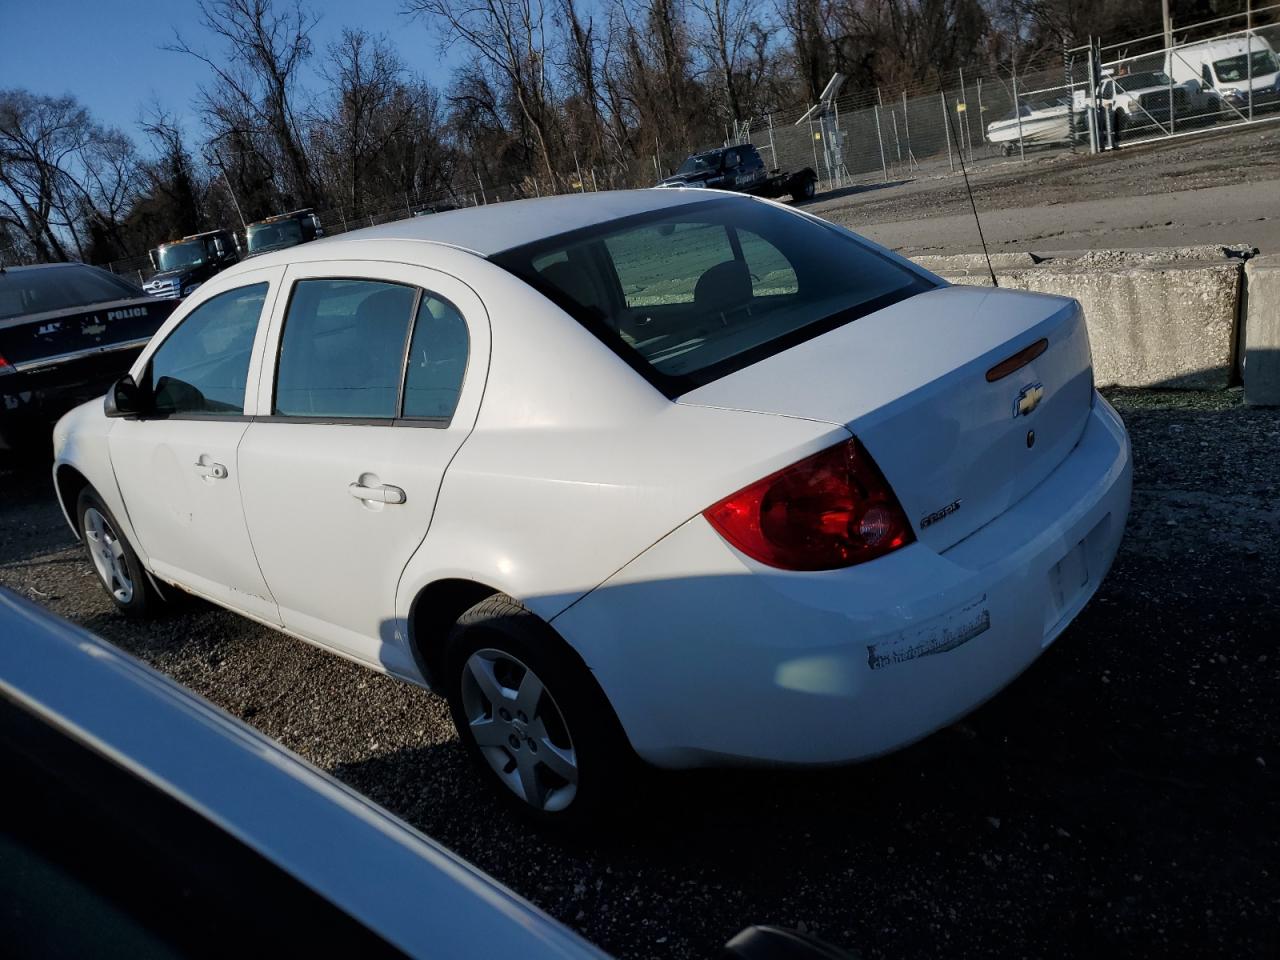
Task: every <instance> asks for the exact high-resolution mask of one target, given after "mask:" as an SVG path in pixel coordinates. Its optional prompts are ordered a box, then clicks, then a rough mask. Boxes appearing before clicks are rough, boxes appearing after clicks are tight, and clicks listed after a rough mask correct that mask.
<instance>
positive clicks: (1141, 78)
mask: <svg viewBox="0 0 1280 960" xmlns="http://www.w3.org/2000/svg"><path fill="white" fill-rule="evenodd" d="M1115 81H1116V86H1117V87H1119V88H1120V89H1121V90H1146V89H1147V88H1148V87H1167V86H1169V85H1170V84H1172V83H1173V81H1172V80H1170V79H1169V75H1168V74H1167V73H1165V72H1164V71H1163V70H1151V71H1149V72H1147V73H1130V74H1126V75H1125V76H1122V77H1116V78H1115Z"/></svg>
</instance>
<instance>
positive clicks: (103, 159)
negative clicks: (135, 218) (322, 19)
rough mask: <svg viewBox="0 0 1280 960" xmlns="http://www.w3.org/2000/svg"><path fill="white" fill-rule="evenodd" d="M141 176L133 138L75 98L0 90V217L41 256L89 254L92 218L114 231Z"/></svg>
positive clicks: (104, 229)
mask: <svg viewBox="0 0 1280 960" xmlns="http://www.w3.org/2000/svg"><path fill="white" fill-rule="evenodd" d="M138 183H139V181H138V164H137V158H136V156H135V153H134V149H133V144H132V143H131V142H130V141H129V140H128V138H127V137H125V136H124V134H122V133H120V132H119V131H118V130H111V129H107V128H104V127H102V126H101V125H100V124H97V123H95V122H94V121H93V119H92V118H91V117H90V116H89V113H88V111H86V110H85V109H84V107H82V106H81V105H80V104H79V103H78V102H77V101H76V100H75V99H74V98H72V97H41V96H36V95H35V94H32V93H30V92H28V91H26V90H5V91H0V222H3V223H4V224H5V225H6V229H7V232H10V233H13V234H17V235H19V236H21V237H23V238H24V240H25V242H26V244H28V245H29V246H30V248H31V251H32V253H33V254H34V255H35V256H36V258H37V259H40V260H66V259H69V258H70V256H71V253H72V250H73V249H74V252H75V253H76V255H77V256H80V257H84V256H85V253H86V246H85V233H86V227H87V225H88V223H89V222H90V221H91V220H92V221H93V222H94V223H95V224H96V229H97V230H98V231H99V232H100V233H102V234H106V235H114V234H116V233H117V232H118V231H117V228H118V224H119V222H120V220H121V218H122V217H123V216H124V214H125V212H126V211H127V210H128V208H129V207H130V206H131V205H132V203H133V202H134V200H135V199H136V196H137V188H138Z"/></svg>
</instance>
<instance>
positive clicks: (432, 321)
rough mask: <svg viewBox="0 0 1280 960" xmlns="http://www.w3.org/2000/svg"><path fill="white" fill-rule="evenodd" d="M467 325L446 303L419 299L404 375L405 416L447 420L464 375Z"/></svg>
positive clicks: (433, 298) (429, 296) (426, 295)
mask: <svg viewBox="0 0 1280 960" xmlns="http://www.w3.org/2000/svg"><path fill="white" fill-rule="evenodd" d="M468 349H469V342H468V335H467V323H466V321H465V320H463V319H462V314H460V313H459V312H458V308H457V307H455V306H454V305H453V304H452V303H450V302H449V301H448V300H444V299H442V298H440V297H436V296H434V295H432V294H430V293H424V294H423V295H422V303H421V304H420V305H419V307H418V316H417V319H416V321H415V323H414V327H413V342H412V343H411V344H410V345H409V362H408V366H407V369H406V371H405V383H404V416H406V417H423V418H427V419H431V420H448V419H449V418H450V417H452V416H453V410H454V408H455V407H456V406H457V405H458V394H459V392H460V391H461V390H462V378H463V375H464V374H465V373H466V372H467V352H468Z"/></svg>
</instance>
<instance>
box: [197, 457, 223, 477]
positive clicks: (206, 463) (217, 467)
mask: <svg viewBox="0 0 1280 960" xmlns="http://www.w3.org/2000/svg"><path fill="white" fill-rule="evenodd" d="M195 467H196V473H197V474H198V475H199V476H202V477H209V478H211V479H213V480H225V479H227V468H226V467H224V466H223V465H222V464H220V463H214V462H213V460H212V458H211V457H209V456H208V454H205V455H202V456H201V457H200V459H199V460H197V461H196V463H195Z"/></svg>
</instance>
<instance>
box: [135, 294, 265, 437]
mask: <svg viewBox="0 0 1280 960" xmlns="http://www.w3.org/2000/svg"><path fill="white" fill-rule="evenodd" d="M266 298H267V284H265V283H255V284H252V285H250V286H247V287H240V288H238V289H236V290H228V291H227V292H226V293H220V294H218V295H217V296H216V297H212V298H211V299H209V300H206V301H205V302H204V303H202V304H200V306H198V307H196V308H195V309H194V310H192V311H191V313H189V314H188V315H187V316H186V317H185V318H184V319H183V321H182V322H181V323H180V324H178V325H177V326H176V327H174V328H173V331H172V332H171V333H170V334H169V336H168V337H166V338H165V341H164V343H162V344H160V346H159V347H158V348H157V349H156V352H155V353H154V354H152V356H151V361H150V363H149V364H148V365H147V370H148V376H149V378H150V381H149V382H150V388H151V391H152V393H153V395H154V397H155V404H154V407H155V412H156V413H158V414H162V415H168V416H173V415H182V414H193V415H197V416H239V415H241V414H243V413H244V391H245V385H246V383H247V382H248V379H249V359H250V357H251V356H252V353H253V338H254V336H255V335H256V334H257V332H258V320H259V318H260V317H261V316H262V305H263V303H264V302H265V301H266Z"/></svg>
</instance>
